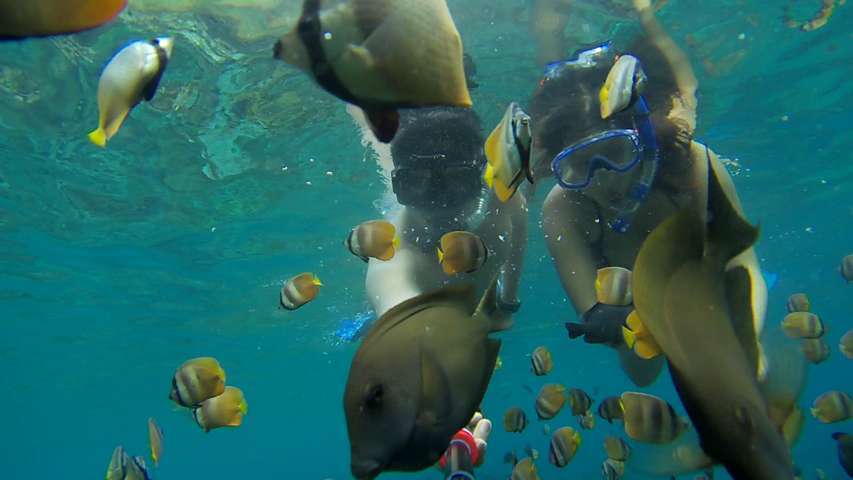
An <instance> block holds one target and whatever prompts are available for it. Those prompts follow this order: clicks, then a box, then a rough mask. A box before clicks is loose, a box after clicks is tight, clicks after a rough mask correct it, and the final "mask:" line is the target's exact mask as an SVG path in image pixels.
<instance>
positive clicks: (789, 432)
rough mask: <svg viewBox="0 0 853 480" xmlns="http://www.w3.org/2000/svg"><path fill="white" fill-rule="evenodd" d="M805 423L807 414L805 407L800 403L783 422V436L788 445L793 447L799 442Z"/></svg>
mask: <svg viewBox="0 0 853 480" xmlns="http://www.w3.org/2000/svg"><path fill="white" fill-rule="evenodd" d="M805 424H806V415H805V414H804V413H803V409H802V408H800V407H799V405H794V408H793V409H792V410H791V413H790V414H789V415H788V418H786V419H785V423H783V424H782V438H784V439H785V443H787V444H788V447H793V446H794V444H795V443H797V440H799V438H800V434H801V433H803V426H804V425H805Z"/></svg>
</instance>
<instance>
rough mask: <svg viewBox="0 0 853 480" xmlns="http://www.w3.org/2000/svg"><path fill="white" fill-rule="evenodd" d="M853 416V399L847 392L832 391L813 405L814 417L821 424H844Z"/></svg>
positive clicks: (817, 399) (818, 398) (820, 397)
mask: <svg viewBox="0 0 853 480" xmlns="http://www.w3.org/2000/svg"><path fill="white" fill-rule="evenodd" d="M851 415H853V399H851V398H850V395H849V394H847V393H845V392H839V391H838V390H832V391H829V392H826V393H824V394H822V395H821V396H819V397H817V398H816V399H815V401H814V404H813V405H812V416H814V417H815V418H816V419H818V420H819V421H820V422H821V423H836V422H843V421H844V420H847V419H849V418H850V417H851Z"/></svg>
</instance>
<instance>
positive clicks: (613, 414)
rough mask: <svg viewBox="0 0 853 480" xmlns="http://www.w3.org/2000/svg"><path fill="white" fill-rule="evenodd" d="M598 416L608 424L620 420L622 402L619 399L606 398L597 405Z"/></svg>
mask: <svg viewBox="0 0 853 480" xmlns="http://www.w3.org/2000/svg"><path fill="white" fill-rule="evenodd" d="M598 416H599V417H601V418H602V419H603V420H607V422H608V423H613V420H617V419H618V420H621V419H622V402H621V400H620V399H619V397H607V398H605V399H604V400H602V401H601V403H600V404H599V405H598Z"/></svg>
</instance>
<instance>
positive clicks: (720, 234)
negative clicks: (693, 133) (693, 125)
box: [705, 153, 758, 265]
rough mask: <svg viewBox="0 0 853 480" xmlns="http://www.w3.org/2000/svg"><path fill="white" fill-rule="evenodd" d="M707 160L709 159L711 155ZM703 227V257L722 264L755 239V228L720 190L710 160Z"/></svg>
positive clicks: (720, 186) (756, 236) (756, 231)
mask: <svg viewBox="0 0 853 480" xmlns="http://www.w3.org/2000/svg"><path fill="white" fill-rule="evenodd" d="M706 155H707V153H706ZM708 161H709V163H710V159H709V160H708ZM706 229H707V232H706V240H705V257H709V258H713V259H715V260H718V261H721V262H722V263H723V264H724V265H725V264H726V263H727V262H728V261H729V260H731V259H732V258H733V257H735V256H737V255H738V254H740V253H741V252H743V251H744V250H746V249H748V248H749V247H751V246H752V245H753V244H754V243H755V242H756V241H757V240H758V228H757V227H754V226H752V225H751V224H750V223H749V222H747V221H746V219H744V218H743V217H742V216H741V215H740V213H738V211H737V209H736V208H735V206H734V205H732V201H731V199H730V198H729V196H728V195H726V192H725V190H723V186H722V184H721V183H720V179H719V177H718V175H717V172H716V169H715V168H713V166H712V165H710V164H709V165H708V223H707V225H706Z"/></svg>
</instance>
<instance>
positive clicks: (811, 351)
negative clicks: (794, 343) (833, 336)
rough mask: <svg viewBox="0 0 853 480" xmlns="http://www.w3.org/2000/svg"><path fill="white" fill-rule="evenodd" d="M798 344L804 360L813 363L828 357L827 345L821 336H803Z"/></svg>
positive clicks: (821, 361)
mask: <svg viewBox="0 0 853 480" xmlns="http://www.w3.org/2000/svg"><path fill="white" fill-rule="evenodd" d="M800 345H801V347H802V349H803V355H805V357H806V360H808V361H809V362H811V363H814V364H815V365H817V364H819V363H823V362H824V361H826V359H827V358H829V345H828V344H827V343H826V342H824V341H823V339H822V338H804V339H803V340H802V343H801V344H800Z"/></svg>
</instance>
